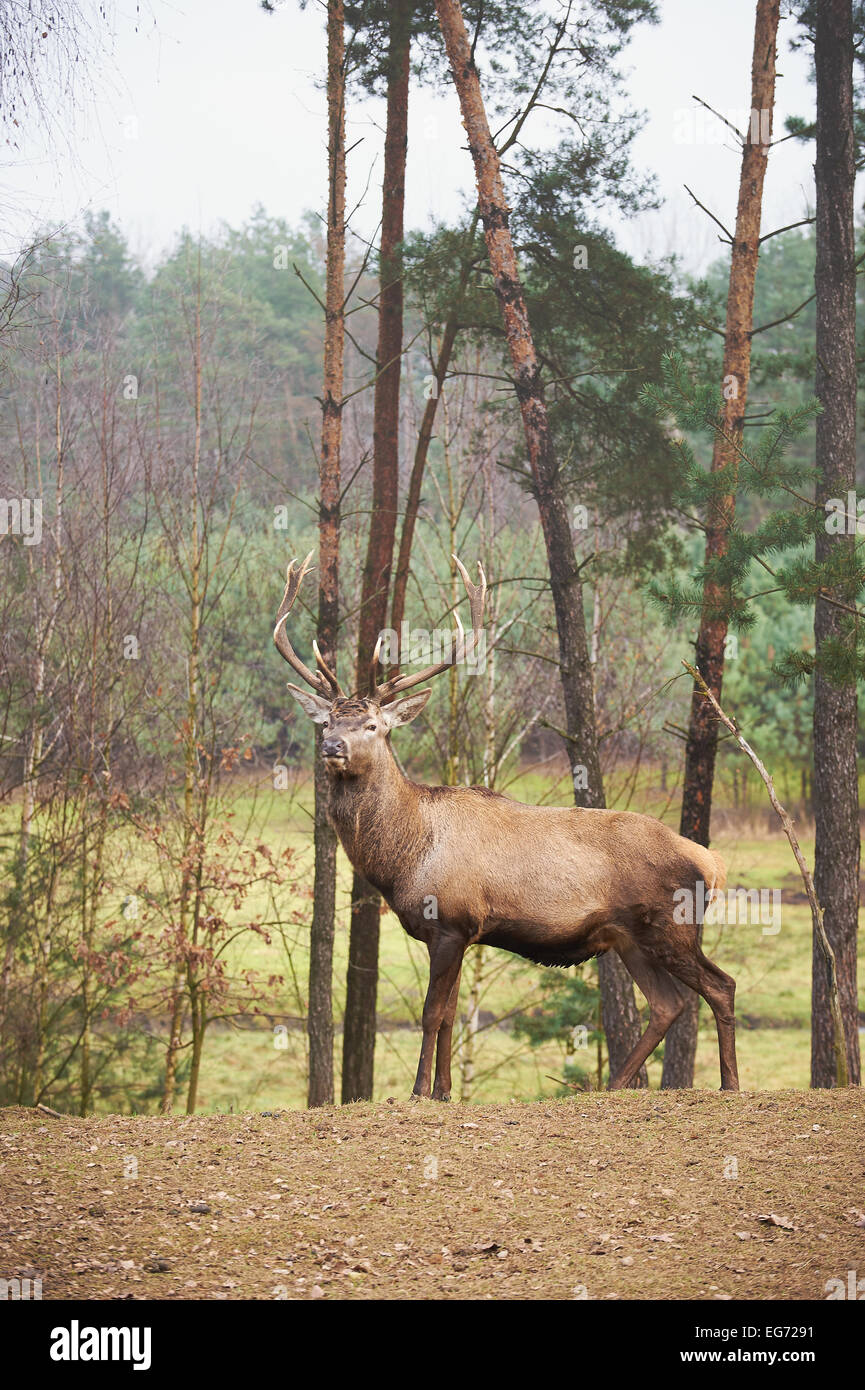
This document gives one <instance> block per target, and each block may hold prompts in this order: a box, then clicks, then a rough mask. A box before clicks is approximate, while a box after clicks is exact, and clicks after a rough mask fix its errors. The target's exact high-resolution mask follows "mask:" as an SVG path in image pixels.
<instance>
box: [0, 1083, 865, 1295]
mask: <svg viewBox="0 0 865 1390" xmlns="http://www.w3.org/2000/svg"><path fill="white" fill-rule="evenodd" d="M863 1115H865V1098H863V1096H862V1093H861V1092H860V1091H856V1090H850V1091H846V1092H825V1091H823V1092H803V1091H786V1092H771V1093H769V1092H763V1093H758V1094H753V1093H752V1094H747V1093H743V1094H740V1095H736V1096H730V1095H721V1094H715V1093H711V1092H704V1091H684V1092H678V1093H667V1092H665V1093H663V1094H662V1093H659V1092H657V1091H655V1092H648V1093H646V1092H632V1093H620V1094H617V1095H576V1096H575V1097H574V1098H573V1099H568V1100H565V1101H556V1102H550V1101H545V1102H540V1103H536V1104H526V1105H488V1106H465V1107H463V1106H457V1105H437V1104H434V1103H433V1102H431V1101H429V1102H424V1103H422V1104H411V1103H409V1102H407V1101H404V1100H401V1099H400V1100H395V1101H393V1102H390V1103H387V1104H382V1105H366V1104H361V1105H354V1106H350V1107H347V1108H334V1109H327V1110H317V1111H313V1112H299V1111H286V1112H282V1113H276V1114H263V1115H260V1114H251V1115H208V1116H204V1115H202V1116H196V1117H194V1118H183V1117H177V1116H175V1117H167V1118H157V1117H143V1118H128V1117H119V1116H107V1117H104V1118H97V1119H86V1120H84V1119H75V1118H72V1117H63V1118H61V1119H53V1118H50V1117H47V1116H45V1115H43V1114H41V1113H39V1112H36V1111H32V1110H24V1109H7V1110H3V1111H0V1277H4V1278H11V1277H14V1276H18V1277H22V1276H25V1277H26V1276H29V1277H30V1278H31V1279H32V1278H37V1277H40V1278H41V1279H42V1290H43V1298H45V1299H64V1298H92V1299H96V1298H128V1299H249V1298H253V1299H273V1298H289V1299H297V1298H300V1299H310V1298H314V1299H318V1298H330V1299H363V1298H367V1299H368V1298H376V1299H381V1298H383V1299H397V1298H410V1299H417V1298H472V1299H474V1298H495V1299H499V1298H519V1299H531V1298H557V1299H573V1298H589V1299H611V1298H622V1299H640V1298H655V1299H680V1298H697V1299H705V1300H712V1299H723V1298H747V1299H776V1298H781V1299H813V1298H818V1299H823V1298H825V1297H826V1292H825V1289H826V1282H827V1280H830V1279H833V1278H842V1279H845V1280H846V1278H847V1271H848V1270H849V1269H855V1270H858V1271H859V1272H860V1274H861V1275H865V1215H863V1211H865V1123H863Z"/></svg>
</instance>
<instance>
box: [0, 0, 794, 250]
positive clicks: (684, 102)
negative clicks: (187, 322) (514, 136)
mask: <svg viewBox="0 0 865 1390" xmlns="http://www.w3.org/2000/svg"><path fill="white" fill-rule="evenodd" d="M754 8H755V5H754V0H721V3H719V0H659V10H660V14H661V23H660V24H659V25H657V26H654V27H652V26H648V25H644V26H641V27H640V28H639V30H638V32H637V35H636V37H635V38H634V40H633V42H632V43H631V45H630V46H629V48H628V50H627V51H626V54H625V56H624V59H623V69H624V71H625V72H626V73H627V75H628V80H627V86H628V91H629V93H630V97H631V101H632V103H633V105H634V106H635V107H637V108H639V109H641V110H644V111H645V112H646V115H647V118H648V119H647V125H646V128H645V130H644V131H643V132H642V133H641V134H640V136H639V138H638V140H637V143H636V146H635V157H636V162H637V164H638V165H639V167H640V168H641V169H643V170H645V171H647V172H651V173H653V174H655V175H656V176H657V179H658V186H659V191H660V194H661V196H662V198H663V204H664V205H663V208H662V209H661V210H660V211H659V212H657V213H653V214H645V215H643V216H641V217H640V218H639V219H637V220H636V221H635V222H632V223H629V224H625V223H623V222H621V221H618V222H616V223H615V224H614V226H615V231H616V236H617V239H618V241H619V243H620V245H622V246H623V247H624V248H625V249H627V250H629V251H630V252H632V253H633V254H635V255H636V256H637V257H638V258H640V259H643V258H645V257H647V256H653V255H663V254H666V253H669V252H671V251H673V250H675V251H677V252H678V254H679V255H680V257H681V258H682V261H683V263H684V264H685V266H686V267H687V268H688V269H698V268H702V267H703V266H705V264H706V263H707V262H708V261H709V260H710V259H712V258H713V257H714V256H715V255H716V254H717V253H718V251H719V250H720V249H721V248H720V246H719V243H718V240H717V236H718V233H717V229H716V228H714V227H713V226H712V224H711V222H710V221H709V220H708V218H707V217H706V215H705V214H704V213H703V212H701V211H700V210H699V209H698V208H696V207H694V205H693V204H692V203H691V201H690V199H689V198H688V196H687V194H686V193H685V192H684V189H683V185H684V184H688V185H689V186H690V187H691V188H692V189H693V191H694V193H695V194H696V195H697V197H698V198H699V199H700V200H701V201H702V202H703V203H705V204H706V205H707V206H708V207H710V208H711V209H712V211H713V212H715V213H716V214H717V216H718V217H719V218H720V220H721V221H722V222H725V223H726V224H727V225H729V224H730V223H731V222H732V220H733V219H734V217H735V206H736V185H737V179H738V168H739V156H738V153H737V150H736V148H735V145H734V141H733V139H732V137H731V136H730V135H729V134H727V135H726V136H725V135H724V132H723V128H722V127H721V126H720V125H719V123H718V122H716V121H715V120H714V118H713V117H711V116H710V115H709V114H708V113H707V112H704V111H703V110H702V109H701V108H699V107H698V106H697V105H696V103H695V102H694V100H693V95H694V94H696V95H697V96H700V97H702V98H703V100H704V101H706V102H708V103H709V105H710V106H713V107H715V108H716V109H717V110H719V111H722V112H723V113H724V114H725V115H728V116H729V117H730V118H731V119H734V120H736V121H737V122H739V123H741V121H742V119H743V116H744V113H745V112H746V111H747V108H748V106H749V88H750V61H751V46H752V43H753V27H754ZM782 8H786V6H784V7H782ZM112 30H113V38H112V41H111V43H110V45H109V49H108V51H107V52H106V55H105V57H104V58H103V59H102V60H101V61H100V63H99V65H98V67H96V68H95V69H94V70H93V71H92V73H91V84H92V87H93V92H92V94H90V95H88V93H87V92H86V90H85V89H84V88H82V89H81V90H80V94H79V100H78V103H77V109H76V116H75V120H74V122H72V121H66V122H65V123H64V129H65V134H63V135H59V136H56V137H55V138H54V140H53V141H52V142H51V143H50V145H47V144H38V143H32V142H31V143H29V144H27V145H25V146H24V148H23V149H22V150H20V151H16V152H13V153H12V154H11V155H9V154H7V156H6V159H5V160H4V164H5V167H4V168H3V170H2V172H0V179H2V183H3V186H4V194H3V214H4V221H5V227H4V229H3V230H4V235H3V243H4V244H3V247H2V249H3V250H4V251H7V252H8V250H9V249H10V247H11V245H12V244H14V242H15V241H16V239H23V238H25V237H26V236H27V234H28V233H29V232H30V231H31V230H32V228H33V226H34V225H36V224H37V223H43V224H45V223H47V224H49V225H59V224H63V223H74V222H75V221H76V219H78V218H80V216H81V212H82V210H83V209H84V208H91V209H93V210H99V209H101V208H107V209H108V210H109V211H110V212H111V214H112V216H113V217H114V218H115V219H116V220H117V221H118V222H119V224H120V225H121V227H122V228H123V229H124V231H125V232H126V234H127V236H128V237H129V239H130V242H131V244H132V247H133V249H134V251H135V252H136V253H137V254H138V255H140V256H141V257H142V258H143V259H144V260H146V261H148V262H151V263H152V261H153V259H154V258H155V257H156V256H157V255H158V254H159V253H160V252H161V251H162V250H164V249H165V248H166V247H167V246H168V245H170V243H171V241H172V238H173V237H174V236H175V235H176V233H177V232H178V231H179V230H180V229H181V228H182V227H183V226H187V227H189V228H190V229H192V230H199V229H200V230H202V231H204V232H207V231H209V230H212V229H213V228H214V227H215V226H216V224H218V223H219V222H220V221H222V220H225V221H228V222H230V223H232V224H235V225H237V224H239V223H240V222H242V221H243V220H244V219H245V218H246V217H247V216H248V215H249V213H250V212H251V210H252V208H253V207H254V206H255V205H256V204H258V203H261V204H262V205H263V206H264V207H265V209H266V210H267V211H268V212H269V213H272V214H274V215H279V216H283V217H285V218H287V219H288V220H289V221H290V222H296V221H298V220H299V218H300V217H301V215H302V214H303V213H304V212H305V211H306V210H308V209H319V208H320V207H321V206H322V202H323V193H324V179H325V174H326V167H325V134H326V122H325V104H324V94H323V92H322V90H321V89H320V87H319V85H318V83H319V81H320V77H321V74H322V71H323V68H324V59H325V42H324V11H323V7H322V6H321V5H320V4H315V3H314V2H313V3H310V4H309V6H308V7H307V9H305V10H301V9H300V6H299V4H297V3H296V0H286V3H284V4H283V5H282V7H281V8H280V9H279V10H278V12H277V13H276V14H273V15H268V14H265V13H264V12H263V11H262V10H261V9H260V6H259V4H258V0H179V3H167V0H150V4H149V5H147V6H144V7H143V12H142V13H141V14H140V15H137V14H136V7H135V5H134V4H131V3H129V0H120V3H118V5H117V6H116V9H115V11H114V22H113V24H112ZM793 32H794V26H793V23H792V21H791V20H784V21H782V26H781V34H782V36H781V41H780V45H779V63H778V67H779V71H780V73H781V74H783V76H782V77H780V78H779V82H778V88H777V101H778V105H777V112H776V121H775V132H776V135H777V134H779V133H783V123H784V119H785V117H786V116H787V115H790V114H794V113H795V114H801V115H808V114H810V113H811V112H812V110H813V103H814V93H813V88H812V87H811V85H810V83H809V81H808V57H807V55H806V54H805V53H804V52H803V53H797V54H792V53H790V51H789V46H788V42H787V40H788V36H789V35H790V34H791V33H793ZM349 115H350V119H349V143H352V142H353V141H356V140H359V139H361V140H362V142H361V144H360V145H359V146H358V147H357V148H356V149H355V150H354V151H353V153H352V155H351V188H350V193H351V194H352V195H353V196H354V198H356V199H357V198H361V196H362V195H363V193H364V188H365V186H366V185H367V182H368V181H369V186H368V188H367V191H366V202H365V205H364V206H363V207H362V208H361V209H360V211H359V214H358V218H357V222H356V226H357V227H358V230H359V231H360V232H361V233H362V234H366V235H370V234H372V233H374V231H375V227H376V225H377V221H378V209H377V202H378V197H379V190H378V179H379V176H380V169H381V121H382V119H383V109H382V103H381V102H374V101H366V102H364V103H363V104H358V105H356V106H355V107H354V108H353V109H352V110H351V111H350V113H349ZM812 159H813V154H812V151H811V149H810V148H809V147H807V146H802V145H800V144H799V143H798V142H797V141H793V140H788V141H786V142H784V143H782V144H780V145H779V146H778V147H777V148H773V150H772V152H771V155H770V158H769V172H768V178H767V185H766V203H765V209H764V218H763V228H764V230H769V229H770V228H773V227H776V226H780V225H784V224H786V223H789V222H794V221H796V220H797V219H798V218H800V217H803V216H805V215H806V214H807V212H808V211H809V210H810V208H809V205H810V204H811V203H813V173H812V167H811V165H812ZM471 185H472V169H471V162H470V159H469V155H468V153H467V152H466V150H465V149H464V133H463V131H462V128H461V125H460V121H459V112H458V106H457V99H456V95H455V93H454V92H453V91H452V90H450V89H449V90H448V91H447V92H446V93H445V94H444V95H442V96H437V95H435V94H434V93H430V92H425V91H424V90H422V89H421V88H418V89H417V90H416V92H415V93H414V94H413V97H412V103H411V121H410V131H409V152H408V178H407V223H408V225H409V226H425V225H426V224H427V223H428V222H429V220H430V219H431V218H432V217H436V218H446V217H448V216H451V215H453V214H455V213H456V212H457V211H458V210H459V209H460V207H461V206H462V204H463V202H464V200H465V198H466V197H467V196H468V195H469V194H470V190H471Z"/></svg>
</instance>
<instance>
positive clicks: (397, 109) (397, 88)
mask: <svg viewBox="0 0 865 1390" xmlns="http://www.w3.org/2000/svg"><path fill="white" fill-rule="evenodd" d="M388 28H389V38H388V45H389V47H388V82H387V118H386V128H385V142H384V172H383V177H382V216H381V250H380V256H379V312H378V350H377V353H376V362H377V374H376V380H375V399H374V403H373V476H372V504H371V511H370V519H369V539H368V542H367V551H366V562H365V564H364V569H363V583H362V588H361V609H360V623H359V632H358V644H357V684H358V689H359V690H363V689H364V688H365V687H366V683H367V681H368V679H369V667H370V662H371V660H372V654H373V650H374V648H375V644H376V640H377V638H378V634H379V633H380V632H381V630H382V629H383V628H384V627H385V626H386V624H387V605H388V597H389V593H390V581H391V569H392V567H393V552H394V540H395V536H396V518H397V506H398V501H399V384H400V370H401V365H402V315H403V288H402V256H401V245H402V238H403V213H404V205H405V162H406V147H407V142H408V88H409V57H410V50H411V4H410V3H407V0H395V3H394V4H392V5H389V6H388ZM351 896H352V905H351V934H350V940H349V952H348V979H347V982H346V998H345V1026H344V1031H343V1055H342V1102H343V1104H344V1105H346V1104H349V1103H350V1102H351V1101H353V1100H369V1099H370V1098H371V1097H372V1086H373V1069H374V1063H375V1012H376V998H377V994H378V941H379V922H380V916H381V907H380V899H379V895H378V893H376V892H375V890H374V889H372V888H371V887H370V886H369V884H368V883H367V882H366V880H365V879H363V878H362V877H361V876H360V875H359V874H357V873H356V874H355V875H354V879H353V883H352V895H351Z"/></svg>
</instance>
